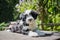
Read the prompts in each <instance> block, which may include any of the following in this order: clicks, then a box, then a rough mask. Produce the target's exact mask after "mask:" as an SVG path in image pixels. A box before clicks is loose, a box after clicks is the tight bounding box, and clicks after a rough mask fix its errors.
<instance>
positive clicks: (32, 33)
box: [28, 31, 38, 37]
mask: <svg viewBox="0 0 60 40" xmlns="http://www.w3.org/2000/svg"><path fill="white" fill-rule="evenodd" d="M28 36H31V37H35V36H38V34H37V33H36V32H32V31H29V33H28Z"/></svg>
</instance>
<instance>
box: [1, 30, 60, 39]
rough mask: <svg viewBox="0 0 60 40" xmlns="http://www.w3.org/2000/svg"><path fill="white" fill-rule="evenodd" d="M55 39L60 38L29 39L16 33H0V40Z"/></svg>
mask: <svg viewBox="0 0 60 40" xmlns="http://www.w3.org/2000/svg"><path fill="white" fill-rule="evenodd" d="M57 38H60V36H47V37H29V36H27V35H22V34H18V33H11V32H7V31H0V40H55V39H57Z"/></svg>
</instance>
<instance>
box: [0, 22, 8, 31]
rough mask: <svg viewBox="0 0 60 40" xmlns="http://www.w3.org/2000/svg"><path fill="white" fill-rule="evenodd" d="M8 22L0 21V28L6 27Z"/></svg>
mask: <svg viewBox="0 0 60 40" xmlns="http://www.w3.org/2000/svg"><path fill="white" fill-rule="evenodd" d="M7 25H8V23H5V22H2V23H0V30H4V29H5V27H7Z"/></svg>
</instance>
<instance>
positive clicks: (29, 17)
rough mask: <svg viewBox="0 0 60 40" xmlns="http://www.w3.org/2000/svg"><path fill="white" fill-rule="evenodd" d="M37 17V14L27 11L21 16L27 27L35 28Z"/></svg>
mask: <svg viewBox="0 0 60 40" xmlns="http://www.w3.org/2000/svg"><path fill="white" fill-rule="evenodd" d="M37 16H38V13H37V12H35V11H33V10H26V11H25V12H24V13H22V14H21V15H20V20H23V22H24V25H25V26H32V27H34V25H35V20H36V19H37ZM30 28H31V27H30Z"/></svg>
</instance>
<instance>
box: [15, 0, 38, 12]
mask: <svg viewBox="0 0 60 40" xmlns="http://www.w3.org/2000/svg"><path fill="white" fill-rule="evenodd" d="M36 3H37V0H32V1H31V2H30V1H28V2H23V3H21V4H20V5H18V6H17V7H16V8H17V9H19V13H22V12H24V11H25V10H27V9H32V10H36V9H37V4H36Z"/></svg>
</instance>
